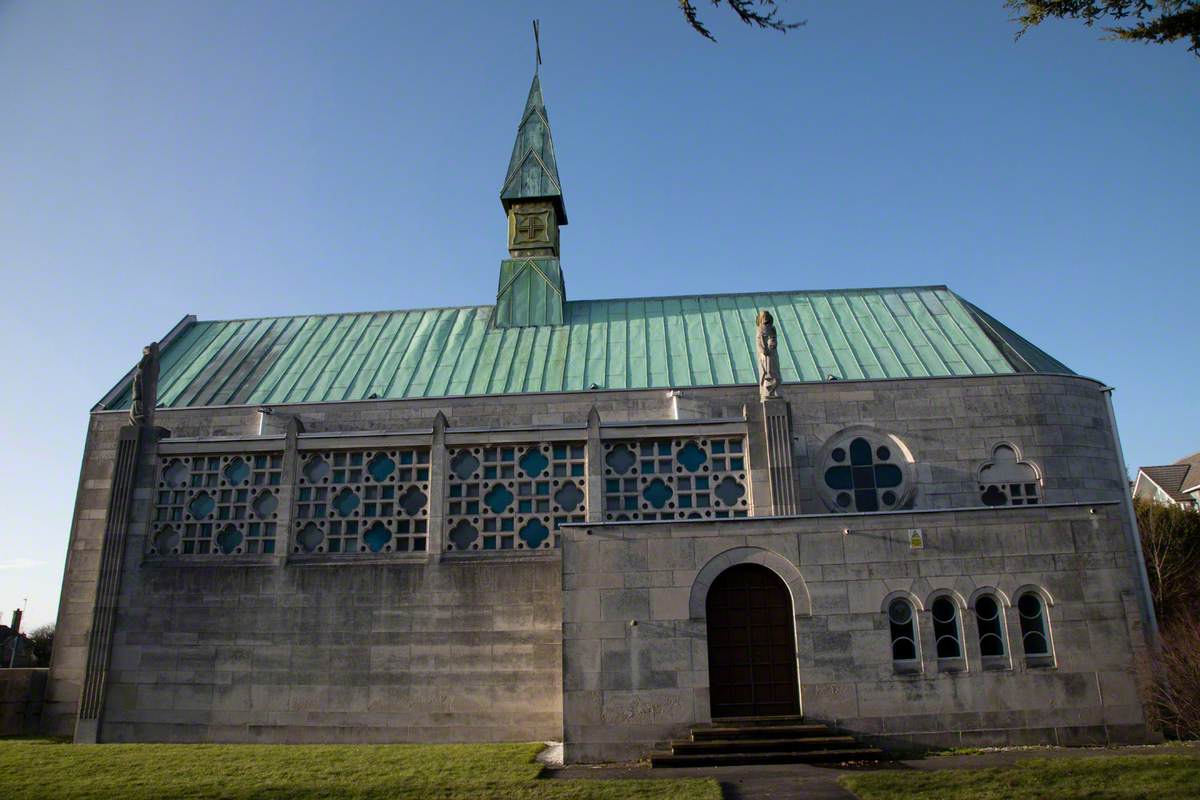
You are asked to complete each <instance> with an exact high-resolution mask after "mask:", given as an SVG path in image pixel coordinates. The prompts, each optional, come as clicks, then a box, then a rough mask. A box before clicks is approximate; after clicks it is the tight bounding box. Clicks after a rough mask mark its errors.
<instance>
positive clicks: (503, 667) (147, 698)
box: [101, 551, 562, 742]
mask: <svg viewBox="0 0 1200 800" xmlns="http://www.w3.org/2000/svg"><path fill="white" fill-rule="evenodd" d="M139 554H140V551H139ZM131 560H132V561H133V566H132V567H131V569H130V570H129V572H128V573H127V574H126V576H125V585H124V587H123V590H122V597H121V603H120V611H119V612H118V621H117V628H116V636H115V640H114V644H113V656H112V664H111V670H112V671H111V673H110V678H109V686H108V694H107V700H106V703H105V709H104V715H103V722H102V727H101V737H102V740H104V741H234V742H237V741H262V742H395V741H410V742H412V741H416V742H451V741H528V740H539V739H543V740H544V739H556V738H558V736H559V735H560V733H561V729H562V713H561V704H562V695H561V691H562V684H561V674H562V673H561V652H562V650H561V648H562V645H561V634H560V630H561V614H562V611H561V596H562V595H561V589H560V578H559V575H560V567H559V558H558V554H557V553H550V554H548V555H547V556H545V557H543V556H540V555H533V556H524V557H522V558H507V559H505V558H503V557H499V556H494V557H492V558H489V559H486V560H484V559H475V558H463V559H458V560H447V561H443V562H441V563H431V564H423V563H410V564H395V563H391V564H387V563H364V564H347V563H340V564H332V565H330V564H324V565H319V564H306V565H303V566H299V565H290V566H250V565H229V564H212V563H211V562H210V563H207V564H179V565H175V566H170V565H166V564H161V563H155V564H147V565H145V566H137V561H138V560H139V559H138V558H131Z"/></svg>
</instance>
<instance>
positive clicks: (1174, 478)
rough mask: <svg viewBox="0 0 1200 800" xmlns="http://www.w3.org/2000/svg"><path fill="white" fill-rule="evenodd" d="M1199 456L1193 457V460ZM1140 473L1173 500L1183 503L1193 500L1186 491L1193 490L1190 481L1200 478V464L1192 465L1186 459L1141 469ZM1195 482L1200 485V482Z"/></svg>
mask: <svg viewBox="0 0 1200 800" xmlns="http://www.w3.org/2000/svg"><path fill="white" fill-rule="evenodd" d="M1198 456H1200V454H1198ZM1198 456H1193V458H1196V457H1198ZM1139 471H1140V472H1141V473H1142V474H1144V475H1145V476H1146V477H1147V478H1149V479H1150V480H1151V481H1153V482H1154V485H1155V486H1157V487H1158V488H1160V489H1162V490H1163V491H1164V492H1166V494H1167V496H1168V497H1170V498H1171V499H1172V500H1174V501H1176V502H1183V501H1190V500H1191V499H1192V498H1191V497H1190V496H1189V495H1188V493H1187V491H1186V490H1187V489H1189V488H1191V487H1192V486H1193V483H1189V482H1188V480H1189V478H1197V477H1200V464H1197V463H1191V462H1189V461H1187V460H1186V459H1185V460H1183V461H1177V462H1175V463H1174V464H1163V465H1160V466H1156V467H1141V468H1139ZM1195 482H1196V483H1200V480H1198V481H1195Z"/></svg>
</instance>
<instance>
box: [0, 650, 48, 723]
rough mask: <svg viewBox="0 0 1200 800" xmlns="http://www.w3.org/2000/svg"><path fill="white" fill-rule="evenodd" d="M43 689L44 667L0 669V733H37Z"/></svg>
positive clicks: (44, 685) (44, 682)
mask: <svg viewBox="0 0 1200 800" xmlns="http://www.w3.org/2000/svg"><path fill="white" fill-rule="evenodd" d="M45 692H46V670H45V669H40V668H37V667H32V668H25V669H0V736H33V735H35V734H37V732H38V730H39V728H40V725H41V717H42V707H43V699H44V696H45Z"/></svg>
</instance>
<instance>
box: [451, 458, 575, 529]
mask: <svg viewBox="0 0 1200 800" xmlns="http://www.w3.org/2000/svg"><path fill="white" fill-rule="evenodd" d="M585 453H586V447H585V446H584V444H582V443H579V444H570V443H567V444H564V443H554V444H545V443H543V444H530V445H502V446H489V447H463V448H460V449H457V450H452V451H451V452H450V453H449V456H450V461H449V466H450V468H449V471H448V487H447V500H446V526H447V528H446V530H447V536H446V548H447V549H448V550H544V549H549V548H552V547H558V546H559V535H558V526H559V525H561V524H563V523H566V522H584V521H586V519H587V510H586V508H585V506H584V480H585V472H586V469H585V466H586V464H585Z"/></svg>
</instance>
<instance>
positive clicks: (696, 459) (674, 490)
mask: <svg viewBox="0 0 1200 800" xmlns="http://www.w3.org/2000/svg"><path fill="white" fill-rule="evenodd" d="M748 508H749V503H748V498H747V491H746V456H745V453H744V451H743V443H742V440H741V439H740V438H697V439H656V440H649V441H634V442H608V443H606V444H605V446H604V515H605V519H609V520H617V521H621V520H639V519H641V520H663V519H712V518H726V517H744V516H746V515H747V513H748Z"/></svg>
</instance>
